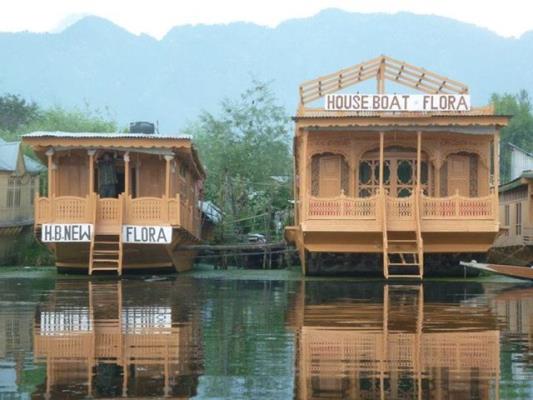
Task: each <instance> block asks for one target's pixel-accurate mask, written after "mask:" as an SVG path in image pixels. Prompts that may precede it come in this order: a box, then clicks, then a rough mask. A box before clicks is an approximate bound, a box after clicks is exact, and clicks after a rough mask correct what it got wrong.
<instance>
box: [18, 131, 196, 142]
mask: <svg viewBox="0 0 533 400" xmlns="http://www.w3.org/2000/svg"><path fill="white" fill-rule="evenodd" d="M23 137H26V138H32V137H38V138H44V137H53V138H68V139H72V138H73V139H75V138H89V139H90V138H98V139H137V138H141V139H154V140H175V139H187V140H190V139H192V137H191V136H190V135H180V134H161V133H154V134H151V135H150V134H145V133H120V132H115V133H108V132H60V131H56V132H46V131H37V132H31V133H28V134H26V135H23Z"/></svg>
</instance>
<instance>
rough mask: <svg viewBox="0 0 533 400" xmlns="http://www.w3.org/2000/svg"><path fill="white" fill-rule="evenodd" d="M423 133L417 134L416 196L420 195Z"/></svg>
mask: <svg viewBox="0 0 533 400" xmlns="http://www.w3.org/2000/svg"><path fill="white" fill-rule="evenodd" d="M421 167H422V131H418V132H416V195H417V196H418V195H419V194H420V188H421V186H420V184H421V182H420V178H421V172H422V169H421Z"/></svg>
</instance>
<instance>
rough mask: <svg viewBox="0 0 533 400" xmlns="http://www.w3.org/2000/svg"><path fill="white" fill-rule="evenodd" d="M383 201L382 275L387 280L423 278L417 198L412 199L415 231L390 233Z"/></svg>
mask: <svg viewBox="0 0 533 400" xmlns="http://www.w3.org/2000/svg"><path fill="white" fill-rule="evenodd" d="M385 204H386V203H385V201H383V213H382V215H383V227H382V228H383V274H384V276H385V279H389V278H415V279H422V278H423V277H424V245H423V240H422V233H421V227H420V208H419V203H418V196H415V198H414V205H413V206H414V207H413V208H414V212H413V216H414V218H415V230H414V231H390V230H389V227H388V226H387V210H386V205H385Z"/></svg>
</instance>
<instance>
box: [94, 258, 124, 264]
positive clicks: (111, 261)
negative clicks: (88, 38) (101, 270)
mask: <svg viewBox="0 0 533 400" xmlns="http://www.w3.org/2000/svg"><path fill="white" fill-rule="evenodd" d="M96 262H97V263H105V262H108V263H118V260H113V259H108V258H107V259H106V258H94V259H93V264H94V263H96Z"/></svg>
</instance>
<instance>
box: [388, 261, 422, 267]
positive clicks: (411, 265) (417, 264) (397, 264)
mask: <svg viewBox="0 0 533 400" xmlns="http://www.w3.org/2000/svg"><path fill="white" fill-rule="evenodd" d="M419 265H420V264H419V263H392V262H389V267H418V266H419Z"/></svg>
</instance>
